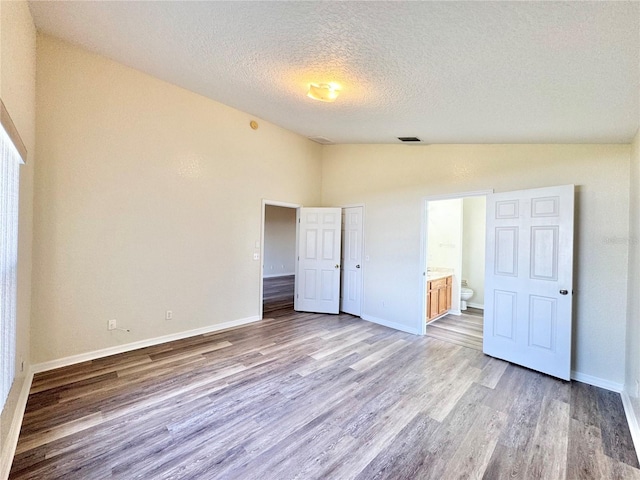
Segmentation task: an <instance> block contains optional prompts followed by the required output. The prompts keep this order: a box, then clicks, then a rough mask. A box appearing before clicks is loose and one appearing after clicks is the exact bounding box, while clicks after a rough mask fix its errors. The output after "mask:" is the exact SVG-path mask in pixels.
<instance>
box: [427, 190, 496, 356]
mask: <svg viewBox="0 0 640 480" xmlns="http://www.w3.org/2000/svg"><path fill="white" fill-rule="evenodd" d="M487 193H491V192H481V193H470V194H458V195H453V196H447V197H438V198H429V199H426V202H425V219H424V222H425V227H426V228H425V229H424V245H425V263H426V268H425V280H426V281H425V295H424V298H425V309H424V312H425V315H424V333H425V334H426V335H428V336H431V337H434V338H438V339H440V340H445V341H447V342H451V343H455V344H458V345H463V346H466V347H469V348H474V349H476V350H480V351H482V342H483V327H484V315H483V314H484V270H485V237H486V235H485V226H486V194H487Z"/></svg>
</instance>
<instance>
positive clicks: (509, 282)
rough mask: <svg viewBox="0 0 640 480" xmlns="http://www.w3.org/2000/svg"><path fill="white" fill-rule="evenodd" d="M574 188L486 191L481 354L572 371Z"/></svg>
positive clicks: (559, 372)
mask: <svg viewBox="0 0 640 480" xmlns="http://www.w3.org/2000/svg"><path fill="white" fill-rule="evenodd" d="M573 208H574V186H573V185H565V186H559V187H548V188H538V189H534V190H522V191H518V192H507V193H498V194H493V195H488V196H487V244H486V267H485V311H484V348H483V350H484V353H486V354H487V355H491V356H493V357H498V358H502V359H504V360H508V361H510V362H513V363H517V364H519V365H523V366H525V367H528V368H531V369H534V370H538V371H540V372H544V373H547V374H549V375H553V376H555V377H559V378H562V379H564V380H569V379H570V375H571V310H572V298H571V297H572V293H573V291H572V288H573Z"/></svg>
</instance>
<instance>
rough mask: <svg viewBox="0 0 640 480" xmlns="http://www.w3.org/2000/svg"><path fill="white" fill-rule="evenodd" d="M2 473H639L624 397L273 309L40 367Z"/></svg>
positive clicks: (437, 345)
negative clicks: (226, 324)
mask: <svg viewBox="0 0 640 480" xmlns="http://www.w3.org/2000/svg"><path fill="white" fill-rule="evenodd" d="M10 478H11V479H65V480H72V479H85V480H86V479H91V480H95V479H107V478H117V479H127V480H128V479H218V478H224V479H261V480H268V479H278V480H282V479H293V478H298V479H316V478H317V479H340V480H343V479H351V478H355V479H374V478H388V479H445V480H448V479H453V478H486V479H492V480H493V479H501V478H509V479H513V478H522V479H545V480H547V479H571V480H573V479H635V478H640V474H639V471H638V462H637V459H636V456H635V453H634V450H633V445H632V441H631V437H630V434H629V430H628V427H627V424H626V422H625V415H624V412H623V408H622V404H621V400H620V395H618V394H616V393H612V392H609V391H605V390H602V389H599V388H595V387H591V386H588V385H585V384H582V383H578V382H573V383H567V382H563V381H560V380H556V379H553V378H551V377H548V376H545V375H542V374H539V373H536V372H533V371H530V370H527V369H525V368H521V367H518V366H514V365H510V364H508V363H506V362H503V361H500V360H496V359H493V358H490V357H487V356H485V355H483V354H482V353H481V352H478V351H476V350H473V349H469V348H466V347H463V346H459V345H454V344H451V343H447V342H444V341H441V340H438V339H434V338H430V337H426V336H424V337H421V336H413V335H410V334H407V333H403V332H398V331H395V330H391V329H389V328H386V327H382V326H379V325H376V324H373V323H369V322H366V321H363V320H361V319H359V318H355V317H352V316H350V315H319V314H302V313H295V312H293V311H291V310H279V311H275V312H273V315H272V318H269V319H265V320H264V321H261V322H258V323H255V324H251V325H248V326H245V327H241V328H236V329H232V330H227V331H223V332H218V333H215V334H208V335H199V336H196V337H192V338H189V339H185V340H180V341H175V342H171V343H167V344H163V345H158V346H154V347H149V348H144V349H140V350H136V351H132V352H129V353H125V354H121V355H114V356H111V357H107V358H103V359H100V360H94V361H90V362H85V363H82V364H78V365H74V366H70V367H66V368H61V369H58V370H53V371H49V372H45V373H40V374H37V375H36V376H35V378H34V381H33V386H32V389H31V393H30V396H29V400H28V404H27V409H26V412H25V416H24V422H23V425H22V430H21V432H20V439H19V443H18V446H17V452H16V456H15V459H14V462H13V466H12V470H11V477H10Z"/></svg>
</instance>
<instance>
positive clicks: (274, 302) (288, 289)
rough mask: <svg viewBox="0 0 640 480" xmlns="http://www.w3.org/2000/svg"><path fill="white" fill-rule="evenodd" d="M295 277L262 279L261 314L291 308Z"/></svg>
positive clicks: (264, 314)
mask: <svg viewBox="0 0 640 480" xmlns="http://www.w3.org/2000/svg"><path fill="white" fill-rule="evenodd" d="M294 290H295V275H285V276H282V277H267V278H263V279H262V299H263V300H262V313H263V317H264V316H266V315H267V314H268V313H269V312H273V311H275V310H281V309H285V308H293V294H294Z"/></svg>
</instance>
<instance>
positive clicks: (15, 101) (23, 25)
mask: <svg viewBox="0 0 640 480" xmlns="http://www.w3.org/2000/svg"><path fill="white" fill-rule="evenodd" d="M0 4H2V6H1V7H0V98H2V101H3V102H4V104H5V105H6V107H7V110H8V111H9V114H10V115H11V118H12V119H13V122H14V123H15V125H16V127H17V128H18V132H19V133H20V136H21V137H22V141H23V142H24V143H25V145H26V147H27V151H28V158H27V164H26V165H24V166H22V167H21V169H20V217H19V231H18V236H19V237H18V242H19V245H18V309H17V332H16V333H17V345H16V370H17V372H16V375H17V377H16V381H15V382H14V384H13V388H12V390H11V393H10V395H9V400H8V402H7V405H6V406H5V408H4V410H3V412H2V417H1V419H0V448H1V449H2V453H3V459H4V453H5V441H6V438H7V434H8V430H9V427H10V425H11V422H12V420H13V417H14V412H15V407H16V402H17V399H18V395H19V393H20V390H21V388H22V385H23V383H24V373H23V372H21V371H20V360H21V359H24V360H25V371H26V370H27V367H28V366H29V356H30V353H29V327H30V324H29V318H30V315H31V313H30V310H31V240H32V218H33V172H34V166H35V163H36V162H35V135H36V129H35V121H36V119H35V76H36V33H35V27H34V25H33V21H32V19H31V14H30V13H29V7H28V5H27V3H26V2H0Z"/></svg>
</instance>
